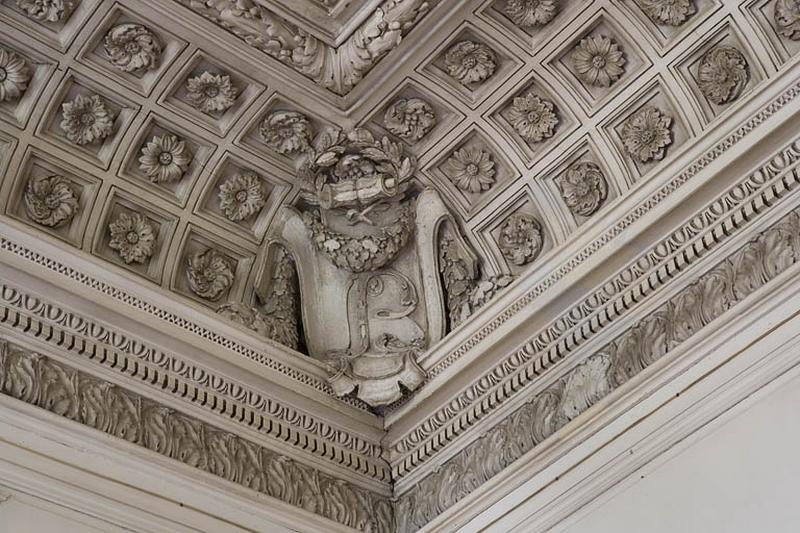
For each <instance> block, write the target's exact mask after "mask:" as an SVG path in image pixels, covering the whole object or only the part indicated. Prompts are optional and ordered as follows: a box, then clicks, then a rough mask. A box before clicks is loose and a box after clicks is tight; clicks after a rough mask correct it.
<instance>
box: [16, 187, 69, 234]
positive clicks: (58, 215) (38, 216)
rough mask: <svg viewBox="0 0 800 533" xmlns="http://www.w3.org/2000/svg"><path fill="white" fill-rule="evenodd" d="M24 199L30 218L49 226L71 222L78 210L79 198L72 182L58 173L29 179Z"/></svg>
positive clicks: (54, 226) (53, 226) (55, 226)
mask: <svg viewBox="0 0 800 533" xmlns="http://www.w3.org/2000/svg"><path fill="white" fill-rule="evenodd" d="M23 200H24V202H25V211H26V212H27V213H28V216H29V217H30V219H31V220H33V221H34V222H36V223H37V224H41V225H42V226H47V227H49V228H57V227H59V226H61V225H63V224H66V223H69V222H70V221H71V220H72V219H73V218H74V217H75V214H76V213H77V212H78V198H77V196H76V195H75V191H74V190H73V188H72V184H71V183H70V181H69V180H68V179H67V178H65V177H64V176H59V175H57V174H54V175H51V176H38V177H35V178H31V179H30V180H28V185H27V186H26V187H25V195H24V196H23Z"/></svg>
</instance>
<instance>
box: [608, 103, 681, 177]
mask: <svg viewBox="0 0 800 533" xmlns="http://www.w3.org/2000/svg"><path fill="white" fill-rule="evenodd" d="M671 125H672V117H670V116H669V115H667V114H666V113H664V112H662V111H661V110H660V109H658V108H657V107H654V106H645V107H643V108H642V109H640V110H639V111H637V112H636V113H635V114H634V115H633V116H631V117H630V118H628V120H626V121H625V123H624V124H623V125H622V129H621V130H620V133H621V135H622V142H623V143H624V144H625V150H626V151H627V152H628V155H630V156H631V157H633V158H634V159H636V160H638V161H640V162H642V163H649V162H651V161H659V160H661V159H663V158H664V156H665V155H666V153H667V147H668V146H669V145H671V144H672V132H671V131H670V127H671Z"/></svg>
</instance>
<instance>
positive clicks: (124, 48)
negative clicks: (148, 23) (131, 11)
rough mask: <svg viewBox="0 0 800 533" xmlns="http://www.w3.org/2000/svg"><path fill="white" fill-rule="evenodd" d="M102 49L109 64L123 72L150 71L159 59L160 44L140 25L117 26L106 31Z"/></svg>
mask: <svg viewBox="0 0 800 533" xmlns="http://www.w3.org/2000/svg"><path fill="white" fill-rule="evenodd" d="M103 47H104V48H105V50H106V54H108V60H109V61H111V64H112V65H114V66H115V67H117V68H118V69H119V70H121V71H123V72H135V71H137V70H151V69H153V68H155V67H156V66H157V65H158V60H159V58H160V57H161V42H160V41H159V40H158V37H156V35H155V34H154V33H153V32H152V31H151V30H150V29H149V28H147V27H145V26H143V25H141V24H133V23H127V24H118V25H116V26H114V27H112V28H111V29H110V30H108V33H106V36H105V39H104V40H103Z"/></svg>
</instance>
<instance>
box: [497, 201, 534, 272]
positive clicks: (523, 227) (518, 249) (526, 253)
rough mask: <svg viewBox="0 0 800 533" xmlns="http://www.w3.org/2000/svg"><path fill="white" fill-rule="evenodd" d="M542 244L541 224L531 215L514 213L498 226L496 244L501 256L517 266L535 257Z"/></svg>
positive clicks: (525, 263)
mask: <svg viewBox="0 0 800 533" xmlns="http://www.w3.org/2000/svg"><path fill="white" fill-rule="evenodd" d="M543 244H544V237H543V234H542V225H541V224H539V221H538V220H536V218H534V217H533V216H531V215H528V214H525V213H514V214H513V215H511V216H510V217H508V218H507V219H506V220H505V222H503V225H502V226H500V235H499V237H498V239H497V245H498V246H499V247H500V252H502V254H503V257H505V258H506V259H508V260H509V261H511V262H512V263H513V264H515V265H517V266H523V265H527V264H528V263H530V262H531V261H533V260H534V259H536V257H537V256H538V255H539V252H541V251H542V245H543Z"/></svg>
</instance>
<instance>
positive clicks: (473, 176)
mask: <svg viewBox="0 0 800 533" xmlns="http://www.w3.org/2000/svg"><path fill="white" fill-rule="evenodd" d="M447 170H448V175H449V176H450V180H451V181H452V182H453V184H454V185H455V186H456V187H458V188H459V189H461V190H462V191H465V192H469V193H472V194H477V193H480V192H483V191H488V190H489V189H490V188H491V187H492V185H494V182H495V174H496V170H495V168H494V161H492V155H491V154H490V153H489V152H488V151H486V150H483V149H481V148H471V147H465V148H462V149H460V150H456V151H455V152H453V155H451V156H450V158H449V159H448V160H447Z"/></svg>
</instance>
